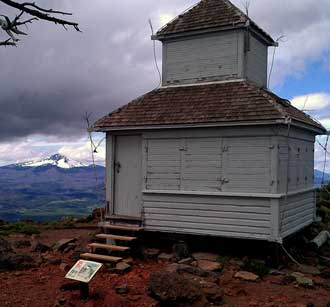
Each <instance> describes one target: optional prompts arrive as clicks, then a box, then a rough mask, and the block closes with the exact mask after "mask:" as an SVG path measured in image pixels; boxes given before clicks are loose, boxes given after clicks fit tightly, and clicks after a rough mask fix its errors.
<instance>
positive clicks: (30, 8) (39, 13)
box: [0, 0, 81, 46]
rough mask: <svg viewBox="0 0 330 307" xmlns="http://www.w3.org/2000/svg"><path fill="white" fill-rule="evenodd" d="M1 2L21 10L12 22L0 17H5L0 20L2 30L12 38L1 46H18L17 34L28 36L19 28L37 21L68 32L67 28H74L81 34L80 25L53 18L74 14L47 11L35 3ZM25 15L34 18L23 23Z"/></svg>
mask: <svg viewBox="0 0 330 307" xmlns="http://www.w3.org/2000/svg"><path fill="white" fill-rule="evenodd" d="M0 2H2V3H4V4H6V5H8V6H10V7H12V8H15V9H17V10H20V13H19V14H18V15H16V17H15V18H14V19H13V20H12V21H11V20H10V19H9V17H8V16H5V15H0V16H3V17H4V19H1V18H0V28H2V30H4V31H5V32H7V34H8V35H9V36H10V39H9V40H6V41H3V42H1V44H0V46H16V42H17V41H19V39H17V38H16V37H15V34H17V35H26V33H24V32H22V31H20V30H19V29H18V27H19V26H22V25H27V24H28V23H32V22H33V21H36V20H45V21H49V22H53V23H55V24H58V25H61V26H63V27H64V29H65V30H67V27H73V28H74V29H75V30H76V31H78V32H81V31H80V29H79V25H78V23H76V22H73V21H70V20H66V19H63V18H59V17H55V16H53V15H55V14H57V15H64V16H68V15H69V16H71V15H72V13H67V12H62V11H57V10H53V9H45V8H42V7H40V6H38V5H37V4H36V3H35V2H24V3H19V2H16V1H14V0H0ZM24 13H26V14H28V15H30V16H32V18H29V19H27V20H24V21H21V18H22V16H23V14H24Z"/></svg>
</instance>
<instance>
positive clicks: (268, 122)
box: [92, 118, 285, 132]
mask: <svg viewBox="0 0 330 307" xmlns="http://www.w3.org/2000/svg"><path fill="white" fill-rule="evenodd" d="M284 123H285V119H281V118H280V119H272V120H257V121H231V122H225V121H224V122H214V123H192V124H165V125H135V126H134V125H132V126H113V127H110V126H108V127H96V126H94V127H93V128H92V131H93V132H111V131H129V130H161V129H185V128H212V127H235V126H259V125H277V124H284Z"/></svg>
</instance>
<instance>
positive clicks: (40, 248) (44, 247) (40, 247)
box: [32, 242, 51, 254]
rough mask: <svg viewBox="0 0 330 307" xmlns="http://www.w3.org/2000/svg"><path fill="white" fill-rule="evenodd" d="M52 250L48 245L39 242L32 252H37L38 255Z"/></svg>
mask: <svg viewBox="0 0 330 307" xmlns="http://www.w3.org/2000/svg"><path fill="white" fill-rule="evenodd" d="M50 250H51V247H50V246H48V245H46V244H43V243H41V242H37V243H35V244H34V245H33V246H32V251H33V252H36V253H41V254H43V253H46V252H48V251H50Z"/></svg>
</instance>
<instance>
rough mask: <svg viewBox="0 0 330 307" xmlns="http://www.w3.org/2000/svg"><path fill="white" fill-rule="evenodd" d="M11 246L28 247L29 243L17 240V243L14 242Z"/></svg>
mask: <svg viewBox="0 0 330 307" xmlns="http://www.w3.org/2000/svg"><path fill="white" fill-rule="evenodd" d="M13 246H14V247H15V248H24V247H30V246H31V242H30V241H29V240H18V241H14V243H13Z"/></svg>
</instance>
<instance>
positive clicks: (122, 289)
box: [115, 284, 129, 294]
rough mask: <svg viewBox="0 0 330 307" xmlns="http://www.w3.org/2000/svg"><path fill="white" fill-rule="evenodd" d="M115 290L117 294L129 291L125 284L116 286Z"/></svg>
mask: <svg viewBox="0 0 330 307" xmlns="http://www.w3.org/2000/svg"><path fill="white" fill-rule="evenodd" d="M115 290H116V293H117V294H127V293H128V292H129V289H128V285H127V284H124V285H120V286H116V287H115Z"/></svg>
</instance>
